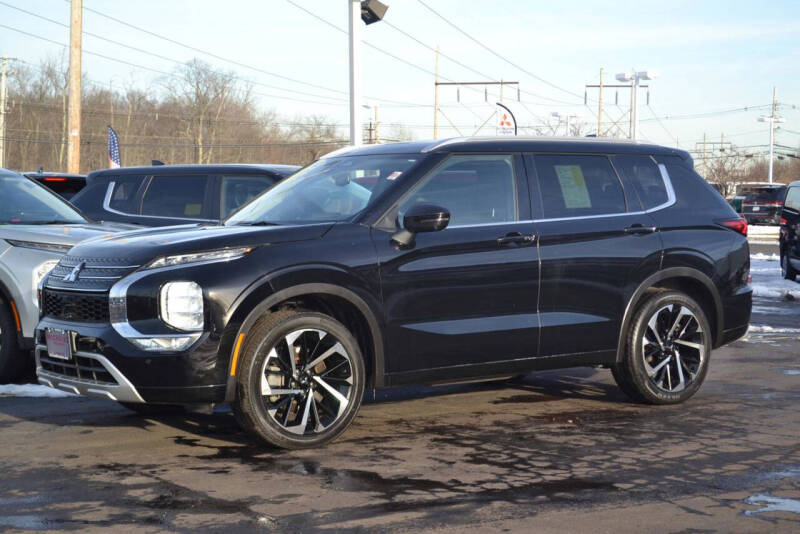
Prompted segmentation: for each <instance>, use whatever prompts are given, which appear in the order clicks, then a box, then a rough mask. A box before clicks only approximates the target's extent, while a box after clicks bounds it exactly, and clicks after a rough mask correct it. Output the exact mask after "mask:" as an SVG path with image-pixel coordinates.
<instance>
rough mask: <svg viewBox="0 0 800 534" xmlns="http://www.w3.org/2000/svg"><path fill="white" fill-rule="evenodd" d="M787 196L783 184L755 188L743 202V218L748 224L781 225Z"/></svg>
mask: <svg viewBox="0 0 800 534" xmlns="http://www.w3.org/2000/svg"><path fill="white" fill-rule="evenodd" d="M785 195H786V186H785V185H783V184H775V185H763V186H760V187H755V188H753V189H751V190H750V193H749V194H748V195H747V196H746V197H745V198H744V200H743V201H742V212H741V213H742V216H743V217H744V218H745V219H747V224H775V225H777V224H780V220H781V206H783V197H784V196H785Z"/></svg>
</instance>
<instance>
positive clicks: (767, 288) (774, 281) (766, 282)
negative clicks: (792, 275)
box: [750, 253, 800, 300]
mask: <svg viewBox="0 0 800 534" xmlns="http://www.w3.org/2000/svg"><path fill="white" fill-rule="evenodd" d="M778 259H779V257H778V255H777V254H771V255H767V254H762V253H759V254H751V255H750V274H751V276H752V277H753V282H752V283H751V284H750V286H751V287H752V288H753V296H754V297H766V298H776V299H784V300H800V284H798V283H797V282H793V281H791V280H786V279H785V278H784V277H783V276H782V275H781V268H780V265H779V264H778V263H777V261H778Z"/></svg>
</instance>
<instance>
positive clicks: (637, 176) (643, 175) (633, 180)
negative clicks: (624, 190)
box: [614, 156, 669, 210]
mask: <svg viewBox="0 0 800 534" xmlns="http://www.w3.org/2000/svg"><path fill="white" fill-rule="evenodd" d="M614 165H615V166H616V167H617V169H618V170H619V171H620V172H621V173H622V174H623V176H624V177H625V178H626V180H627V182H626V185H627V184H631V185H632V186H633V189H634V190H635V191H636V194H637V195H638V197H639V200H640V201H641V203H642V207H643V208H644V209H646V210H649V209H652V208H655V207H657V206H661V205H662V204H665V203H666V202H667V201H668V200H669V195H668V193H667V186H666V184H665V183H664V178H663V177H662V176H661V171H660V170H659V168H658V165H656V162H655V161H653V159H652V158H651V157H650V156H614Z"/></svg>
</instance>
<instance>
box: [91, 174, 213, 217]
mask: <svg viewBox="0 0 800 534" xmlns="http://www.w3.org/2000/svg"><path fill="white" fill-rule="evenodd" d="M115 185H117V182H115V181H113V182H109V183H108V189H106V196H105V198H104V199H103V209H104V210H105V211H108V212H109V213H115V214H117V215H122V216H124V217H140V218H142V219H172V220H175V219H180V220H182V221H192V222H218V221H216V220H214V219H200V218H194V217H165V216H163V215H142V214H140V213H128V212H125V211H120V210H117V209H114V208H112V207H111V196H112V195H113V194H114V186H115ZM148 187H149V184H148ZM142 201H144V197H142Z"/></svg>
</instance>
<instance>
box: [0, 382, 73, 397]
mask: <svg viewBox="0 0 800 534" xmlns="http://www.w3.org/2000/svg"><path fill="white" fill-rule="evenodd" d="M0 396H11V397H54V398H55V397H74V395H73V394H72V393H67V392H66V391H60V390H58V389H53V388H49V387H47V386H40V385H39V384H3V385H0Z"/></svg>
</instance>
